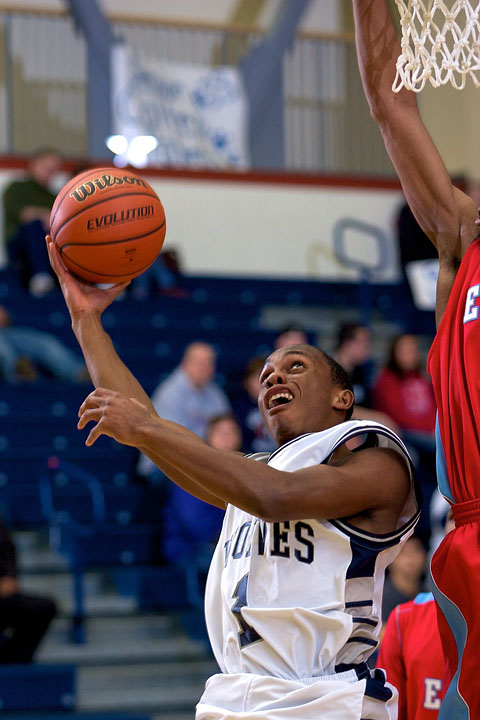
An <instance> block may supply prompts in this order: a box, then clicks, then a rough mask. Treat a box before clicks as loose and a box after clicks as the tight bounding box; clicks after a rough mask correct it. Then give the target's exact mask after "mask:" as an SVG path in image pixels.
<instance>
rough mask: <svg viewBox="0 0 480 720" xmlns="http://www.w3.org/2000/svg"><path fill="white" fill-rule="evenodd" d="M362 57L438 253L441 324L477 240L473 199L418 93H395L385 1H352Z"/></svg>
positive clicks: (373, 105)
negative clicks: (437, 141)
mask: <svg viewBox="0 0 480 720" xmlns="http://www.w3.org/2000/svg"><path fill="white" fill-rule="evenodd" d="M353 7H354V17H355V37H356V45H357V56H358V63H359V68H360V74H361V76H362V82H363V86H364V89H365V95H366V97H367V101H368V103H369V106H370V112H371V114H372V117H373V118H374V119H375V121H376V122H377V124H378V125H379V127H380V130H381V132H382V136H383V139H384V142H385V147H386V149H387V152H388V154H389V156H390V159H391V160H392V162H393V165H394V166H395V169H396V171H397V173H398V176H399V179H400V182H401V184H402V187H403V191H404V194H405V197H406V199H407V202H408V204H409V205H410V207H411V209H412V212H413V213H414V215H415V217H416V219H417V220H418V222H419V224H420V225H421V227H422V229H423V230H424V232H425V233H426V234H427V235H428V237H429V238H430V240H431V241H432V242H433V243H434V245H435V247H436V248H437V250H438V253H439V259H440V276H439V283H438V288H437V321H439V320H440V318H441V316H442V315H443V310H444V308H445V305H446V301H447V300H448V295H449V292H450V289H451V285H452V283H453V280H454V278H455V274H456V270H457V268H458V263H459V262H460V259H461V257H462V256H463V254H464V252H465V251H466V249H467V247H468V246H469V245H470V243H471V242H472V240H473V239H474V238H475V237H476V236H477V228H476V227H475V218H476V217H477V208H476V205H475V203H474V201H473V200H472V199H471V198H469V197H468V196H467V195H465V194H464V193H462V192H461V191H460V190H458V189H457V188H455V187H454V186H453V185H452V182H451V179H450V177H449V174H448V171H447V169H446V167H445V165H444V163H443V160H442V158H441V157H440V154H439V152H438V150H437V148H436V147H435V145H434V143H433V140H432V138H431V137H430V135H429V133H428V131H427V129H426V128H425V126H424V124H423V121H422V119H421V117H420V113H419V110H418V106H417V101H416V96H415V93H413V92H411V91H409V90H405V89H402V90H401V91H400V92H399V93H394V92H393V91H392V84H393V81H394V78H395V73H396V61H397V58H398V56H399V54H400V42H399V40H398V38H397V35H396V31H395V28H394V27H393V24H392V21H391V18H390V14H389V11H388V7H387V5H386V2H385V0H377V1H376V2H371V0H353Z"/></svg>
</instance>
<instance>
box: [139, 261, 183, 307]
mask: <svg viewBox="0 0 480 720" xmlns="http://www.w3.org/2000/svg"><path fill="white" fill-rule="evenodd" d="M131 293H132V295H133V297H134V298H136V299H137V300H145V299H146V298H149V297H151V296H152V295H155V294H157V293H160V294H163V295H168V296H170V297H178V298H186V297H188V292H187V291H186V290H185V288H182V271H181V266H180V260H179V257H178V254H177V252H176V250H173V249H170V250H163V251H162V252H161V253H160V255H159V256H158V258H157V259H156V260H155V262H154V263H153V264H152V265H150V267H149V268H147V270H145V271H144V272H143V273H142V274H141V275H139V276H138V277H136V278H134V279H133V280H132V285H131Z"/></svg>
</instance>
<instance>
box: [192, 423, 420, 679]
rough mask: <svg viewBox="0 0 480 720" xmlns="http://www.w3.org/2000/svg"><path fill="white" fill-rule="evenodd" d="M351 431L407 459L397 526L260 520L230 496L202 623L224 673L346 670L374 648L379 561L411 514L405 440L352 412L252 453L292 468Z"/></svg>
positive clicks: (328, 450)
mask: <svg viewBox="0 0 480 720" xmlns="http://www.w3.org/2000/svg"><path fill="white" fill-rule="evenodd" d="M355 436H365V438H366V439H365V441H364V444H363V445H362V447H366V446H368V447H372V446H379V447H390V448H394V449H395V450H397V451H398V452H399V453H400V454H401V455H402V457H403V458H404V459H405V462H406V464H407V466H408V469H409V472H410V477H411V481H412V492H411V493H410V497H409V500H408V501H407V503H406V506H405V509H404V512H403V513H402V518H401V520H400V521H399V523H398V529H397V530H396V531H395V532H392V533H389V534H387V535H375V534H372V533H369V532H366V531H363V530H358V529H356V528H354V527H353V526H352V525H350V524H349V523H348V522H346V521H343V520H323V519H317V518H307V519H305V520H291V521H289V520H285V521H284V522H273V523H267V522H264V521H263V520H260V519H259V518H257V517H254V516H252V515H249V514H248V513H246V512H244V511H242V510H239V509H238V508H236V507H233V506H231V505H229V506H228V508H227V511H226V515H225V521H224V524H223V528H222V533H221V536H220V539H219V542H218V545H217V548H216V551H215V554H214V557H213V560H212V564H211V568H210V572H209V576H208V581H207V588H206V621H207V627H208V633H209V636H210V641H211V644H212V648H213V652H214V654H215V657H216V660H217V662H218V664H219V666H220V668H221V670H222V672H223V673H229V674H231V673H254V674H257V675H270V676H275V677H277V678H284V679H288V680H293V679H298V678H302V679H303V678H312V677H320V676H326V675H332V674H334V673H342V672H345V671H348V670H351V669H352V668H354V667H356V666H358V665H360V664H361V663H363V662H364V661H365V660H366V659H367V658H368V656H369V655H370V654H371V653H372V652H373V651H374V649H375V648H376V646H377V642H378V634H379V630H380V625H381V622H380V617H381V598H382V589H383V581H384V573H385V568H386V566H387V565H388V564H389V563H390V562H391V561H392V560H393V558H394V557H395V556H396V555H397V554H398V552H399V551H400V549H401V546H402V544H403V542H404V541H405V540H406V539H407V538H408V537H409V535H410V534H411V533H412V532H413V528H414V526H415V523H416V521H417V520H418V515H419V508H418V502H417V497H416V492H415V490H414V473H413V469H412V465H411V461H410V458H409V456H408V452H407V450H406V448H405V446H404V444H403V443H402V441H401V440H400V439H399V438H398V437H397V436H396V435H395V433H393V432H392V431H391V430H389V429H388V428H386V427H384V426H383V425H379V424H378V423H372V422H367V421H362V420H352V421H348V422H344V423H341V424H339V425H336V426H334V427H332V428H329V429H328V430H325V431H323V432H319V433H312V434H308V435H304V436H301V437H299V438H297V439H295V440H292V441H291V442H289V443H287V444H285V445H284V446H282V447H281V448H279V449H278V450H276V451H275V452H274V453H273V454H272V455H270V457H269V458H266V457H263V458H254V459H259V460H263V461H267V462H268V465H270V466H271V467H274V468H276V469H278V470H283V471H286V472H294V471H296V470H299V469H301V468H305V467H310V466H313V465H317V464H320V463H325V462H328V460H329V458H330V457H331V455H332V453H333V452H334V451H335V450H336V449H337V448H338V447H339V446H340V445H342V444H343V443H345V441H347V440H349V439H351V438H353V437H355ZM362 439H363V438H362ZM357 451H361V449H360V448H359V450H357ZM252 461H253V460H252ZM378 481H379V483H381V482H382V478H381V477H379V478H378Z"/></svg>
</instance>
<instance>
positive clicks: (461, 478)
mask: <svg viewBox="0 0 480 720" xmlns="http://www.w3.org/2000/svg"><path fill="white" fill-rule="evenodd" d="M353 3H354V11H355V24H356V39H357V54H358V59H359V66H360V71H361V74H362V80H363V84H364V88H365V93H366V96H367V100H368V102H369V105H370V111H371V114H372V116H373V117H374V119H375V120H376V122H377V123H378V125H379V127H380V130H381V132H382V135H383V138H384V142H385V146H386V149H387V151H388V153H389V155H390V158H391V160H392V162H393V164H394V166H395V169H396V171H397V173H398V176H399V178H400V181H401V183H402V187H403V191H404V193H405V196H406V198H407V202H408V204H409V205H410V207H411V209H412V211H413V213H414V215H415V217H416V218H417V220H418V222H419V224H420V225H421V227H422V229H423V230H424V232H425V233H426V234H427V235H428V237H429V238H430V239H431V241H432V242H433V244H434V245H435V247H436V248H437V251H438V256H439V266H440V269H439V275H438V281H437V302H436V318H437V328H438V332H437V336H436V338H435V341H434V343H433V346H432V349H431V351H430V356H429V361H428V369H429V372H430V374H431V376H432V381H433V385H434V390H435V397H436V402H437V406H438V423H437V455H438V475H439V486H440V489H441V491H442V493H443V494H444V495H445V497H446V498H447V499H448V500H449V501H450V502H451V503H452V504H453V515H454V519H455V523H456V529H455V530H453V531H452V532H451V533H449V534H448V535H447V537H446V538H445V539H444V541H443V542H442V544H441V545H440V547H439V548H438V550H437V552H436V554H435V556H434V558H433V561H432V574H433V577H434V581H435V583H436V588H435V597H436V599H437V602H438V604H439V605H440V607H441V610H442V612H441V613H439V628H440V631H441V637H442V644H443V648H444V652H445V657H446V660H447V663H448V668H447V673H446V681H447V683H448V689H447V692H446V695H445V698H444V700H443V703H442V707H441V709H440V713H439V718H442V720H443V719H445V720H446V719H447V718H448V720H451V719H452V718H455V720H463V719H464V718H465V719H467V718H472V719H473V718H474V717H475V718H477V717H480V684H479V683H478V672H477V666H478V648H479V647H480V606H479V593H478V588H479V587H480V472H479V470H480V440H479V427H480V393H479V383H480V357H479V355H478V351H477V349H478V348H480V322H478V319H479V312H480V310H479V307H478V304H479V296H480V239H477V238H478V234H479V227H478V224H479V220H478V217H479V216H478V212H477V206H476V203H475V202H474V201H473V200H472V199H471V198H469V197H468V196H467V195H465V194H464V193H462V192H461V191H460V190H458V189H457V188H455V187H454V186H453V185H452V182H451V179H450V177H449V174H448V172H447V169H446V167H445V165H444V163H443V161H442V159H441V157H440V155H439V153H438V151H437V149H436V147H435V145H434V143H433V141H432V139H431V137H430V135H429V133H428V131H427V130H426V128H425V126H424V124H423V122H422V119H421V117H420V114H419V111H418V107H417V102H416V96H415V93H412V92H409V91H407V90H405V89H403V90H402V91H401V92H400V93H398V94H395V93H393V92H392V84H393V80H394V77H395V68H396V61H397V58H398V56H399V55H400V43H399V40H398V38H397V36H396V33H395V29H394V27H393V25H392V22H391V18H390V15H389V12H388V8H387V6H386V2H385V0H379V1H378V2H372V0H353Z"/></svg>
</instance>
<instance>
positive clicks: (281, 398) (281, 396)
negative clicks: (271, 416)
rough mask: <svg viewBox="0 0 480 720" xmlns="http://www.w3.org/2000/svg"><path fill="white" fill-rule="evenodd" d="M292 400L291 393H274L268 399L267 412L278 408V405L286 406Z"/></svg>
mask: <svg viewBox="0 0 480 720" xmlns="http://www.w3.org/2000/svg"><path fill="white" fill-rule="evenodd" d="M292 400H293V395H292V393H291V392H288V391H286V390H283V391H282V392H278V393H275V395H272V396H271V397H270V398H269V399H268V405H267V409H268V410H273V408H276V407H279V406H280V405H287V404H288V403H289V402H291V401H292Z"/></svg>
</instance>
